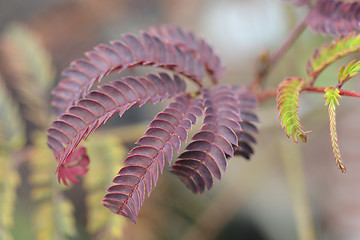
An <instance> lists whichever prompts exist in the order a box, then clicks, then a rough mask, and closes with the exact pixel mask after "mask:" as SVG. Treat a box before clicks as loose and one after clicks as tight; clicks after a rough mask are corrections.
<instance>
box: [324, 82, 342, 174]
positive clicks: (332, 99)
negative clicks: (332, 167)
mask: <svg viewBox="0 0 360 240" xmlns="http://www.w3.org/2000/svg"><path fill="white" fill-rule="evenodd" d="M324 92H325V95H324V98H325V99H326V102H325V105H327V106H328V112H329V120H330V136H331V146H332V150H333V154H334V157H335V161H336V164H337V166H338V167H339V169H340V170H341V171H342V172H346V168H345V166H344V164H343V162H342V159H341V156H340V149H339V144H338V138H337V133H336V112H335V110H336V105H339V101H338V98H341V96H340V94H339V89H337V88H333V87H327V88H325V90H324Z"/></svg>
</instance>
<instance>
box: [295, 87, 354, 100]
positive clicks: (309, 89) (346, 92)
mask: <svg viewBox="0 0 360 240" xmlns="http://www.w3.org/2000/svg"><path fill="white" fill-rule="evenodd" d="M324 90H325V87H313V86H308V87H304V88H303V89H302V91H307V92H319V93H324ZM339 94H340V95H341V96H347V97H356V98H360V92H355V91H349V90H343V89H339Z"/></svg>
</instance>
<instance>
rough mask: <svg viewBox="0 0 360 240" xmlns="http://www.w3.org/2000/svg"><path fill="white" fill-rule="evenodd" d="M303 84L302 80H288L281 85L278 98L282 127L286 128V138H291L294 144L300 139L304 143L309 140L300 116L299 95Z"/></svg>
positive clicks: (294, 78) (296, 78) (295, 78)
mask: <svg viewBox="0 0 360 240" xmlns="http://www.w3.org/2000/svg"><path fill="white" fill-rule="evenodd" d="M303 84H304V81H303V80H302V79H301V78H298V77H291V78H286V79H285V80H284V81H282V82H281V83H280V84H279V87H278V92H277V96H276V101H277V111H278V112H279V120H280V123H281V127H282V128H284V130H285V133H286V136H287V137H291V139H292V140H293V141H294V142H298V138H299V139H300V140H301V141H302V142H306V140H307V136H306V134H307V132H304V130H303V129H302V125H301V123H300V119H299V116H298V108H299V94H300V90H301V87H302V85H303Z"/></svg>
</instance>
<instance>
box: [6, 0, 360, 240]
mask: <svg viewBox="0 0 360 240" xmlns="http://www.w3.org/2000/svg"><path fill="white" fill-rule="evenodd" d="M305 13H306V9H304V8H300V9H295V8H294V7H293V6H292V5H291V4H290V3H287V2H284V1H280V0H279V1H277V0H252V1H248V0H242V1H240V0H225V1H215V0H195V1H194V0H153V1H148V0H121V1H116V0H103V1H98V0H27V1H21V0H11V1H10V0H0V239H1V240H2V239H4V240H5V239H6V240H7V239H126V240H144V239H145V240H156V239H164V240H165V239H168V240H177V239H182V240H192V239H194V240H195V239H196V240H211V239H216V240H223V239H255V240H256V239H259V240H275V239H276V240H289V239H304V240H311V239H329V240H336V239H349V240H352V239H360V187H359V185H360V174H359V173H360V162H359V161H358V158H359V155H360V148H359V147H358V144H359V142H360V141H359V140H358V136H359V133H360V126H359V121H358V118H359V117H360V110H358V108H357V106H358V100H356V99H350V98H343V99H341V101H340V107H339V108H338V109H339V110H338V111H337V112H338V118H337V120H338V124H337V126H338V137H339V141H340V149H341V150H342V155H343V159H344V162H345V165H346V167H347V169H348V172H347V173H346V174H342V173H341V172H340V170H339V169H337V167H336V164H335V161H334V159H333V156H332V150H331V144H330V138H329V131H328V129H329V123H328V118H327V109H326V107H324V100H323V99H322V96H321V95H319V94H308V93H307V94H303V95H302V96H301V99H300V118H301V119H302V122H303V125H304V129H305V130H312V133H310V134H309V138H308V143H307V144H294V143H292V142H291V140H289V139H287V138H286V136H285V134H284V132H283V131H282V130H281V126H280V124H279V123H278V119H277V113H276V103H275V98H270V99H268V100H267V101H265V102H262V103H261V104H260V106H259V111H258V113H259V117H260V119H261V123H260V124H259V128H260V132H261V134H260V135H259V136H258V137H257V139H258V144H257V145H256V149H255V151H256V154H255V156H254V157H253V159H252V160H251V161H245V160H243V159H241V158H234V159H232V160H231V161H230V164H229V167H228V169H227V172H226V174H224V175H223V178H222V181H221V182H219V181H217V182H216V183H215V186H214V188H213V189H212V190H211V191H208V192H205V193H204V194H202V195H200V196H199V195H193V194H192V193H191V192H190V191H189V190H188V189H187V188H186V187H185V186H184V185H183V184H182V183H181V182H180V181H179V179H178V178H177V177H176V176H174V175H172V174H170V173H169V172H168V171H166V170H165V171H164V174H163V175H162V176H160V178H159V182H158V184H157V187H156V188H155V189H154V191H153V192H152V195H151V197H150V198H147V199H146V200H145V202H144V205H143V207H142V209H141V211H140V214H139V218H138V222H137V224H136V225H134V224H133V223H131V222H130V221H128V220H127V219H125V218H123V217H121V216H117V215H115V214H112V213H111V212H110V211H108V210H107V209H106V208H104V207H102V206H101V200H102V197H103V196H104V195H105V192H106V189H107V187H109V186H110V183H111V180H112V179H113V176H115V174H116V173H117V171H118V170H119V169H120V167H121V165H122V160H123V159H124V156H126V154H127V151H128V150H129V148H131V147H132V146H133V143H134V142H135V141H136V139H138V138H139V137H140V136H142V134H143V133H144V132H145V130H146V126H147V124H148V123H149V122H150V121H151V119H152V118H153V117H154V115H155V114H156V113H157V112H159V111H160V110H161V109H162V107H164V106H165V103H164V104H161V105H157V106H155V107H154V106H152V105H148V104H147V105H145V106H144V107H142V109H141V110H139V109H137V108H134V109H132V110H131V111H129V112H127V113H126V114H125V115H124V117H123V118H122V119H119V118H118V117H117V116H114V117H112V118H111V120H110V121H109V122H108V123H107V124H105V126H102V127H101V128H100V129H99V130H98V131H97V133H95V134H92V135H91V136H90V137H89V139H88V140H87V141H85V142H84V145H85V146H87V148H88V154H89V156H90V159H91V162H90V166H89V172H88V174H87V175H86V176H85V177H84V178H83V179H82V181H81V182H80V183H79V184H77V185H73V186H69V187H64V186H60V185H59V184H58V183H57V179H56V176H55V168H56V161H55V159H54V158H53V156H52V153H51V152H50V150H49V149H48V148H47V146H46V133H45V130H46V128H47V126H48V124H49V123H50V121H51V120H54V116H52V114H51V109H50V100H49V99H50V91H51V88H52V87H53V86H55V85H56V83H57V81H59V79H60V76H59V75H60V73H61V70H62V69H64V68H66V67H67V66H68V65H69V64H70V62H71V61H72V60H74V59H76V58H80V57H82V56H83V53H84V52H85V51H88V50H90V49H91V48H92V47H93V46H95V45H96V44H98V43H102V42H105V43H106V42H108V41H110V40H114V39H120V38H121V34H122V33H133V34H135V35H136V34H138V32H139V30H141V29H145V30H146V29H148V28H149V27H150V26H152V25H159V24H176V25H180V26H184V27H186V28H189V29H192V30H193V31H194V32H195V33H196V34H197V35H198V36H202V37H204V38H205V39H206V40H207V41H208V42H210V43H211V44H212V46H213V47H214V50H215V52H216V53H218V54H219V55H220V56H221V57H222V61H223V62H224V64H225V66H226V67H227V73H226V74H225V76H224V78H223V79H222V82H224V83H231V84H240V85H246V84H248V83H249V82H250V81H251V80H252V78H253V77H254V76H255V73H256V68H257V65H256V63H257V59H258V58H259V56H260V55H261V54H262V53H263V52H264V51H265V50H268V51H269V52H270V53H274V52H275V51H276V49H277V48H278V47H279V46H280V45H281V44H282V43H283V41H284V40H285V39H286V36H287V35H288V34H289V32H290V31H291V29H292V28H293V27H294V26H295V25H296V23H297V22H299V21H300V20H301V19H302V17H303V16H304V15H305ZM330 40H331V38H329V37H323V36H319V35H314V34H313V33H311V32H310V31H309V30H305V32H304V33H303V34H302V35H301V37H300V38H299V39H298V40H297V41H296V42H295V44H294V46H293V47H292V48H291V49H290V50H289V51H288V52H287V53H286V55H285V56H284V57H283V58H282V59H281V61H280V62H279V63H278V64H277V65H276V66H275V68H274V69H272V72H271V73H270V75H269V76H268V78H267V79H266V82H265V84H264V88H268V87H269V88H271V87H272V88H274V87H276V86H277V84H278V83H279V82H280V81H282V80H283V79H284V78H285V77H287V76H294V75H298V76H301V77H305V65H306V62H307V60H308V59H310V58H311V56H312V52H313V50H314V49H315V48H316V47H319V46H321V44H323V43H324V42H326V41H327V42H329V41H330ZM354 57H357V56H356V55H353V56H351V58H350V57H347V58H346V59H344V60H342V61H341V62H340V63H336V64H334V66H332V67H331V68H329V69H327V70H326V71H325V72H324V73H323V74H322V75H321V77H320V79H319V82H318V84H319V85H322V84H323V85H322V86H325V85H326V84H329V83H335V82H336V78H337V69H338V67H339V66H340V65H341V64H344V63H347V62H349V61H350V60H351V59H353V58H354ZM149 70H151V69H149V68H140V69H139V70H137V71H136V72H135V73H134V72H132V74H141V73H143V72H146V71H149ZM124 74H127V73H126V72H125V73H124ZM116 77H118V76H117V75H116V74H115V75H114V74H112V75H111V76H109V77H108V78H107V80H108V79H110V78H116ZM357 80H358V78H355V79H354V80H353V81H351V83H349V84H348V85H347V86H346V87H348V88H351V89H352V90H357V89H359V84H358V83H357V82H358V81H357ZM190 134H191V133H190Z"/></svg>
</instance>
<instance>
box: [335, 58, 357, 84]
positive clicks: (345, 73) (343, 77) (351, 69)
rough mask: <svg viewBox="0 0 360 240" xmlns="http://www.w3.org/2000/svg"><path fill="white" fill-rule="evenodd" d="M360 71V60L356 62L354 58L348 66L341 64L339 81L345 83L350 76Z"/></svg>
mask: <svg viewBox="0 0 360 240" xmlns="http://www.w3.org/2000/svg"><path fill="white" fill-rule="evenodd" d="M359 73H360V61H358V62H356V61H355V60H353V61H352V62H350V63H349V64H348V65H347V66H346V67H345V65H343V66H341V68H340V69H339V74H338V82H339V83H340V84H343V83H344V82H345V81H347V80H349V79H350V78H352V77H354V76H356V75H358V74H359Z"/></svg>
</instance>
